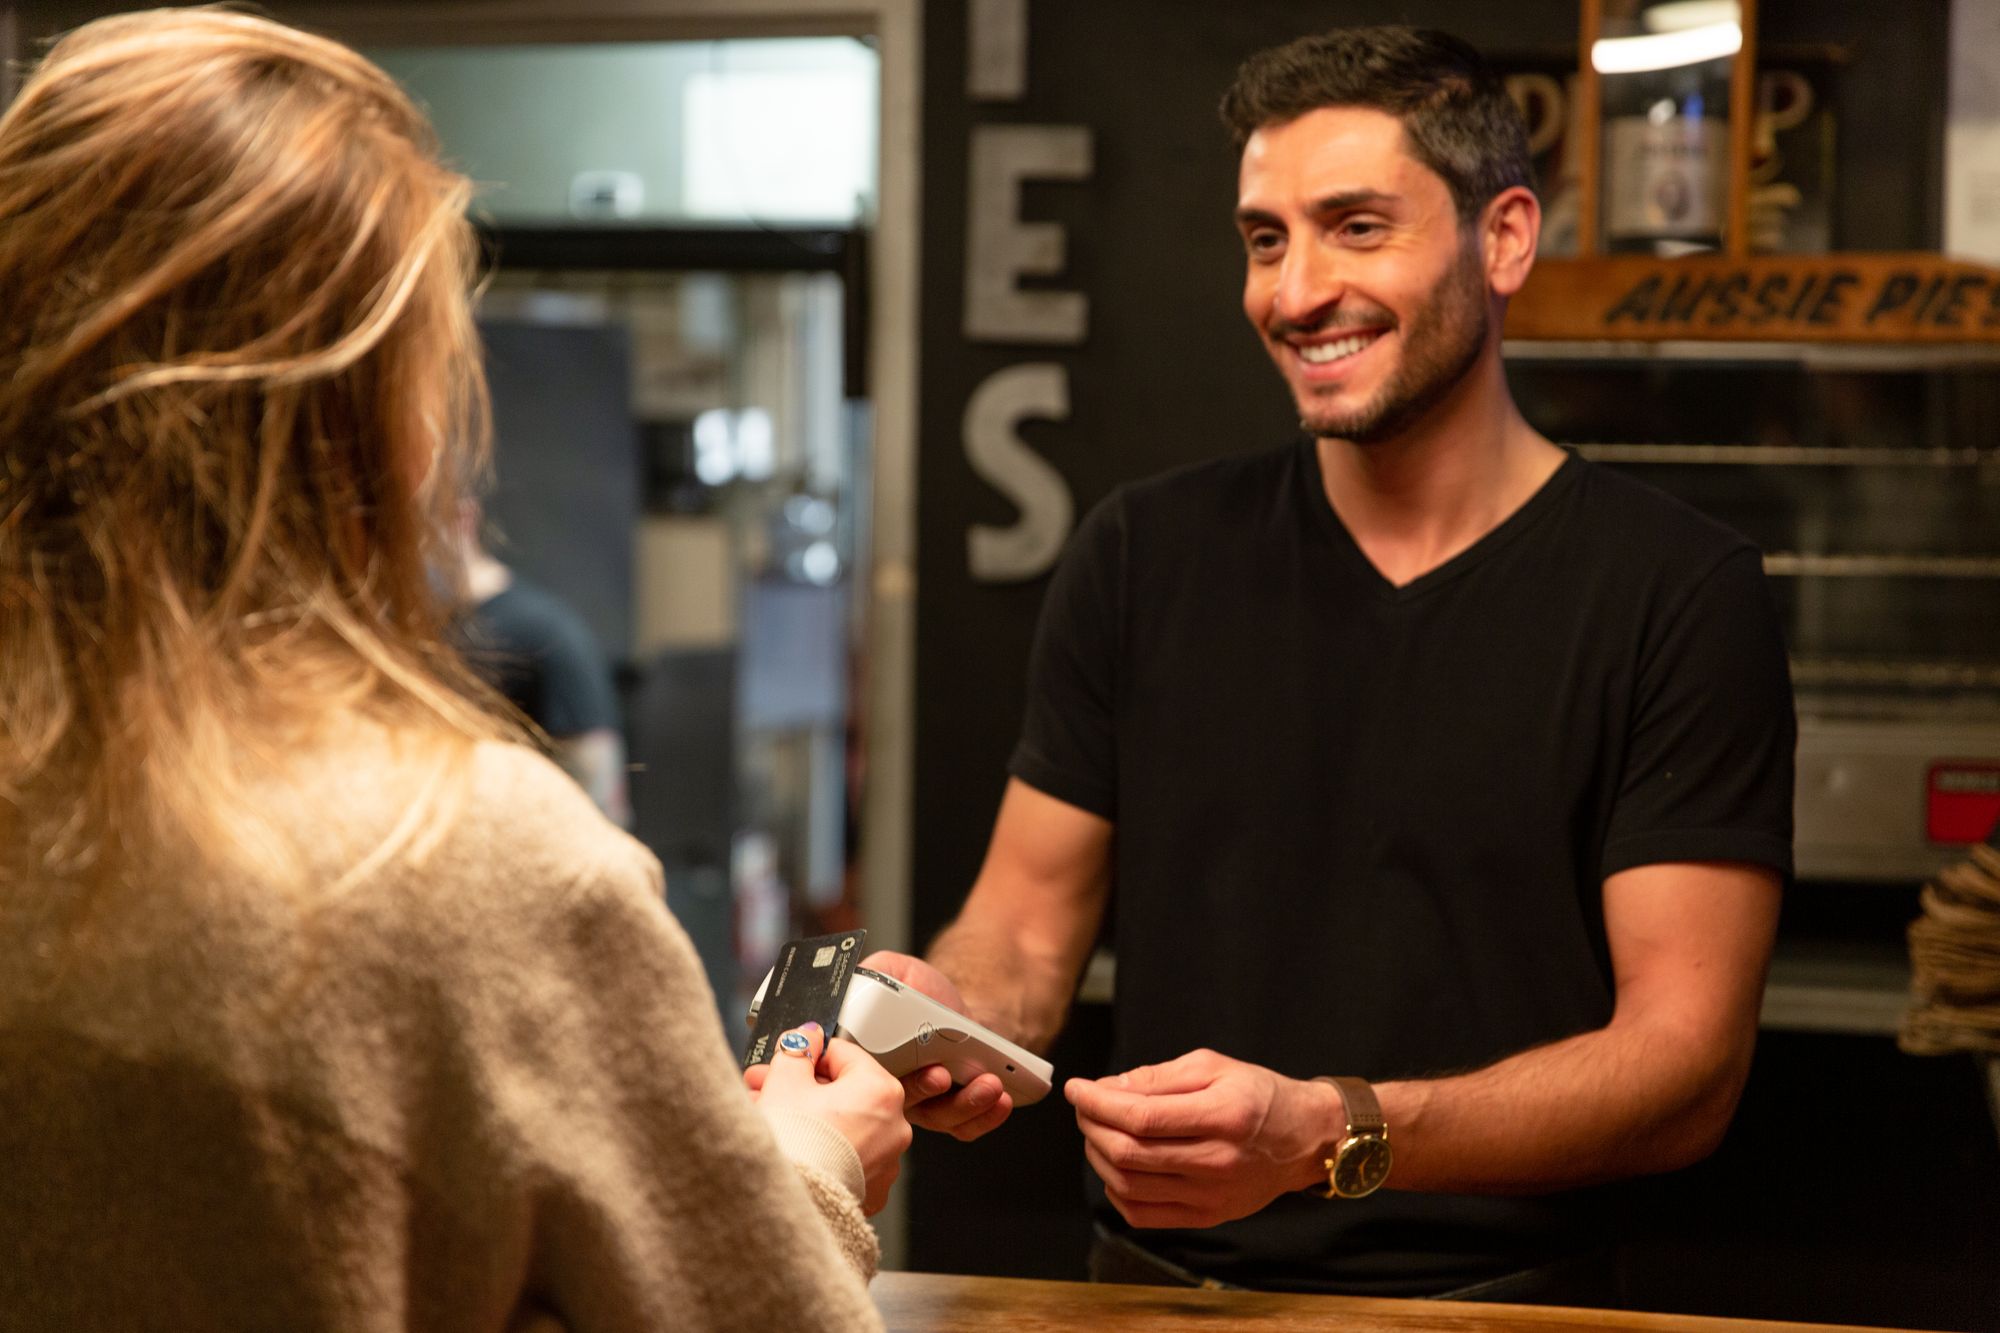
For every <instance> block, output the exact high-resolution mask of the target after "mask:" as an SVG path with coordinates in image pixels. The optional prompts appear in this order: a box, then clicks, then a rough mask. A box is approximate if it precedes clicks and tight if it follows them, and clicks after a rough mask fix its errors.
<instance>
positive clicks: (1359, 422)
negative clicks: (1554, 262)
mask: <svg viewBox="0 0 2000 1333" xmlns="http://www.w3.org/2000/svg"><path fill="white" fill-rule="evenodd" d="M1491 319H1492V315H1491V313H1490V312H1489V311H1488V309H1487V306H1486V281H1485V272H1484V269H1483V267H1482V266H1481V264H1480V262H1479V250H1478V248H1477V247H1476V246H1470V245H1468V246H1465V247H1462V248H1461V250H1460V252H1459V259H1458V262H1457V263H1455V264H1453V265H1452V270H1451V272H1450V273H1448V274H1446V275H1445V280H1444V281H1443V282H1442V283H1441V284H1439V286H1438V289H1437V290H1436V291H1435V292H1434V293H1432V295H1431V299H1430V300H1429V301H1427V302H1425V303H1424V305H1423V306H1422V308H1420V309H1419V310H1418V311H1417V312H1416V314H1415V315H1413V316H1411V318H1410V321H1409V323H1408V324H1407V325H1406V326H1405V327H1404V330H1403V362H1402V364H1401V365H1400V366H1398V367H1397V368H1396V374H1395V376H1394V377H1393V378H1392V379H1390V381H1389V382H1388V383H1387V384H1385V385H1383V386H1382V389H1381V391H1380V392H1379V393H1377V394H1376V395H1375V397H1374V399H1373V400H1372V401H1370V402H1366V403H1362V404H1360V405H1358V406H1354V407H1345V408H1343V407H1327V408H1324V409H1320V410H1317V411H1315V410H1313V409H1312V408H1310V407H1306V406H1303V405H1302V407H1303V410H1302V411H1301V414H1300V417H1299V426H1300V428H1301V429H1302V430H1304V431H1305V432H1306V433H1307V434H1308V435H1311V436H1313V437H1314V438H1316V439H1335V440H1348V441H1351V442H1352V443H1354V444H1379V443H1381V442H1382V441H1384V440H1390V439H1394V438H1395V437H1396V436H1398V435H1400V434H1402V433H1403V432H1404V431H1405V430H1407V429H1408V428H1409V427H1410V426H1411V425H1412V424H1413V423H1414V422H1416V421H1417V420H1418V419H1419V418H1420V417H1422V416H1423V415H1424V414H1425V413H1426V412H1428V411H1430V410H1431V408H1432V407H1434V406H1436V405H1437V403H1438V402H1439V401H1440V400H1442V399H1443V398H1444V397H1445V396H1446V395H1447V394H1449V393H1450V392H1451V391H1452V390H1453V389H1455V388H1457V387H1458V384H1459V382H1460V381H1461V380H1463V379H1464V378H1465V376H1466V374H1467V372H1469V371H1470V370H1471V369H1472V367H1473V365H1474V363H1476V362H1477V361H1478V360H1479V354H1480V352H1481V351H1482V350H1483V349H1484V348H1485V346H1486V335H1487V332H1488V326H1489V324H1490V322H1491Z"/></svg>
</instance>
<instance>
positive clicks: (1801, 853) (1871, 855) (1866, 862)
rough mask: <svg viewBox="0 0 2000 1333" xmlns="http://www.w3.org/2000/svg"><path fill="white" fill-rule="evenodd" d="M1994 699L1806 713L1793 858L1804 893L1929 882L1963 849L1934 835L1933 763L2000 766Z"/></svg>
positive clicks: (1825, 707) (1804, 706) (1844, 704)
mask: <svg viewBox="0 0 2000 1333" xmlns="http://www.w3.org/2000/svg"><path fill="white" fill-rule="evenodd" d="M1995 711H1996V710H1995V709H1994V708H1993V706H1992V701H1990V700H1988V701H1984V702H1983V703H1982V702H1979V701H1972V702H1970V703H1967V702H1952V701H1938V702H1936V703H1932V704H1923V703H1921V702H1919V701H1915V700H1874V701H1868V702H1865V703H1858V704H1857V703H1853V702H1848V701H1836V702H1832V703H1829V702H1826V701H1821V700H1816V699H1814V698H1811V697H1806V698H1802V699H1801V701H1800V705H1799V749H1798V786H1797V792H1796V795H1795V798H1794V806H1793V813H1794V820H1795V823H1796V831H1795V833H1794V838H1793V857H1794V860H1795V863H1796V869H1797V875H1798V878H1799V880H1800V881H1801V882H1802V886H1803V887H1802V888H1801V890H1800V891H1801V892H1810V891H1811V881H1813V880H1846V881H1852V880H1878V881H1883V882H1885V883H1892V884H1896V885H1899V886H1907V885H1909V884H1911V883H1912V882H1915V881H1920V880H1924V879H1927V878H1929V877H1930V876H1931V875H1934V874H1936V873H1937V871H1938V870H1939V868H1940V867H1942V866H1943V865H1945V864H1946V863H1947V862H1948V861H1950V860H1951V859H1952V858H1953V856H1955V855H1957V854H1959V852H1960V851H1961V850H1962V849H1960V848H1959V847H1958V846H1956V845H1955V844H1940V843H1933V842H1931V841H1930V840H1929V839H1928V837H1927V836H1926V828H1925V815H1926V809H1925V799H1926V790H1927V787H1928V783H1929V780H1930V771H1931V767H1932V765H1933V764H1937V763H1940V762H1944V761H1952V762H1973V763H1976V762H1980V761H1988V762H1993V763H2000V716H1996V715H1995Z"/></svg>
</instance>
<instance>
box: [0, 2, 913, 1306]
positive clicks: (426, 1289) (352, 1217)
mask: <svg viewBox="0 0 2000 1333" xmlns="http://www.w3.org/2000/svg"><path fill="white" fill-rule="evenodd" d="M466 197H467V186H466V183H465V182H464V181H463V180H462V179H461V178H459V177H458V176H456V175H454V174H453V173H451V172H449V171H447V170H445V169H444V168H443V167H441V166H440V165H439V163H438V161H437V157H436V150H435V145H434V144H433V142H432V138H431V134H430V131H429V129H428V128H427V126H426V125H425V124H424V122H423V120H422V118H421V116H420V115H419V114H418V113H417V112H416V111H415V110H414V109H413V108H412V106H411V105H410V103H409V102H408V101H407V100H406V99H405V97H404V96H403V95H402V94H401V93H400V92H399V91H398V90H397V88H396V87H395V85H394V84H393V83H392V82H390V81H389V80H388V79H387V78H386V77H384V76H383V75H382V74H381V73H380V72H379V71H378V70H376V69H375V68H374V67H373V66H371V65H370V64H368V63H367V62H366V61H364V60H362V59H361V58H360V57H359V56H357V55H355V54H354V53H353V52H351V51H348V50H346V49H344V48H342V47H340V46H337V45H335V44H333V43H330V42H326V41H323V40H319V39H317V38H313V37H309V36H306V35H303V34H301V33H298V32H295V31H292V30H290V29H287V28H284V27H281V26H278V25H276V24H273V23H270V22H266V21H263V20H259V19H256V18H251V17H246V16H242V15H238V14H231V13H226V12H220V11H214V10H181V11H155V12H152V13H147V14H137V15H130V16H125V17H119V18H113V19H106V20H103V21H100V22H97V23H93V24H91V25H89V26H87V27H85V28H82V29H80V30H78V31H77V32H75V33H73V34H71V35H70V36H69V37H67V38H65V39H64V40H63V41H61V42H60V43H58V44H57V45H56V46H55V47H54V48H53V49H52V51H51V52H50V53H49V55H48V57H47V58H46V60H45V61H44V62H43V63H42V65H41V67H40V68H39V70H38V71H37V72H36V73H35V74H34V75H33V77H32V78H30V79H29V80H28V82H27V83H26V85H25V86H24V87H23V88H22V90H21V92H20V95H19V97H18V98H17V100H16V101H15V103H14V104H13V106H12V107H11V108H9V109H8V110H7V111H6V113H5V116H4V118H0V312H4V318H0V450H4V454H5V462H4V467H0V682H4V692H3V693H0V1164H3V1165H0V1236H5V1237H6V1242H5V1249H6V1257H5V1259H4V1261H0V1328H35V1329H54V1328H62V1329H93V1328H110V1327H118V1328H129V1327H137V1326H147V1327H160V1328H175V1329H181V1328H273V1329H278V1328H282V1329H288V1330H289V1329H340V1330H368V1329H391V1328H394V1329H402V1328H420V1329H467V1330H485V1329H492V1330H500V1329H515V1328H529V1327H539V1328H550V1327H555V1328H568V1329H574V1330H584V1329H619V1330H632V1329H645V1328H662V1327H669V1326H671V1327H676V1328H687V1329H705V1328H745V1329H758V1330H771V1329H780V1328H804V1327H810V1328H815V1329H823V1328H832V1329H843V1328H869V1327H879V1320H878V1319H877V1316H876V1314H875V1312H874V1310H873V1307H872V1306H871V1305H870V1303H869V1300H868V1296H867V1292H866V1288H865V1286H864V1281H865V1278H866V1276H867V1275H868V1273H869V1272H870V1271H871V1270H872V1266H873V1264H874V1262H875V1247H874V1239H873V1236H872V1233H871V1232H870V1231H869V1229H868V1227H867V1224H866V1222H865V1219H864V1215H863V1213H864V1205H866V1206H868V1207H879V1206H880V1201H881V1197H882V1195H883V1193H884V1192H885V1191H886V1190H887V1188H888V1184H889V1182H890V1181H891V1180H892V1179H893V1178H894V1175H895V1172H896V1166H897V1162H898V1159H899V1155H900V1153H901V1151H902V1149H903V1148H904V1147H905V1146H906V1144H907V1142H908V1135H909V1130H908V1127H907V1125H906V1124H905V1123H904V1121H903V1119H902V1114H901V1095H902V1094H901V1088H900V1085H898V1084H897V1082H896V1081H895V1080H894V1079H893V1078H890V1077H889V1076H888V1075H887V1074H885V1073H883V1072H882V1071H881V1070H880V1068H879V1067H877V1066H875V1065H874V1064H873V1063H872V1062H871V1061H869V1060H868V1059H867V1057H866V1056H865V1055H862V1054H861V1053H860V1052H859V1051H858V1050H856V1049H855V1048H853V1047H851V1046H848V1045H847V1044H846V1043H844V1042H834V1043H833V1044H832V1047H831V1049H827V1050H824V1052H822V1039H821V1037H820V1035H819V1034H817V1033H816V1032H812V1033H805V1034H802V1035H803V1038H804V1040H803V1041H802V1042H795V1043H794V1044H795V1045H801V1046H802V1047H803V1054H802V1055H801V1056H799V1057H796V1058H795V1057H792V1056H784V1057H781V1058H780V1059H779V1060H778V1061H777V1065H778V1067H776V1068H774V1069H773V1070H772V1071H771V1073H770V1076H769V1078H768V1079H766V1080H764V1081H763V1083H762V1085H761V1090H760V1091H759V1092H757V1093H755V1094H752V1093H750V1092H748V1091H746V1089H745V1088H744V1086H743V1084H742V1081H741V1079H740V1078H739V1076H738V1074H737V1071H736V1069H735V1065H734V1061H733V1060H732V1058H731V1054H730V1051H729V1049H728V1044H727V1042H726V1040H725V1037H724V1035H723V1033H722V1031H721V1028H720V1025H719V1023H718V1022H717V1020H716V1017H715V1011H714V1005H713V1001H712V999H711V997H710V995H709V993H708V991H707V989H706V987H705V986H704V984H703V982H702V976H701V972H700V969H699V967H698V966H697V963H696V960H695V957H694V954H693V951H692V949H691V947H690V946H689V944H688V942H687V940H686V938H685V937H684V936H683V935H682V933H681V932H680V931H679V929H678V928H677V927H676V926H675V925H674V923H673V922H672V920H671V919H670V917H669V916H668V915H667V912H666V910H665V908H664V906H663V904H662V900H661V885H660V871H659V866H658V864H657V863H656V862H655V861H654V860H653V859H652V858H651V857H650V856H648V855H647V854H646V852H645V851H644V850H643V849H641V848H640V847H639V846H638V844H636V843H634V842H632V841H631V840H630V839H628V838H626V837H625V836H624V835H623V834H621V833H619V832H618V831H617V830H615V829H614V828H612V827H611V826H610V825H609V824H608V823H607V822H606V821H605V820H604V819H603V818H602V817H601V816H600V815H599V814H598V813H597V812H596V811H595V810H594V809H593V808H592V806H591V804H590V802H589V801H588V799H587V798H586V797H585V796H584V795H583V793H582V792H580V791H579V790H577V788H576V787H575V785H574V784H573V783H571V782H570V781H568V780H567V779H566V778H565V777H564V776H563V775H562V773H561V772H560V771H559V770H557V769H556V768H555V767H554V766H553V765H551V764H549V763H548V762H546V761H545V760H543V759H542V758H540V757H539V756H538V755H536V754H535V753H534V752H533V751H531V750H530V749H528V748H525V747H524V746H521V745H518V744H515V743H513V739H512V732H511V730H510V728H509V726H508V725H507V724H505V723H502V722H498V721H495V720H494V718H493V717H492V716H490V715H489V714H488V713H486V712H485V711H483V710H482V709H481V708H480V707H479V706H478V705H477V704H476V703H474V702H468V700H474V699H477V698H479V697H480V695H479V689H478V687H477V686H476V685H473V684H472V683H471V682H470V681H469V680H468V679H467V678H466V677H465V675H464V672H463V670H462V668H461V666H460V665H459V663H458V662H457V661H455V660H454V659H453V658H452V656H451V655H450V654H449V653H448V652H447V651H446V650H444V649H443V648H441V647H440V640H439V621H438V615H439V610H438V608H437V607H436V606H435V605H434V604H433V600H432V594H431V590H430V588H429V587H428V584H427V574H426V571H427V568H428V567H429V564H430V561H431V557H432V555H433V554H434V553H435V552H436V551H437V550H438V549H439V543H440V542H443V541H448V540H449V534H450V528H451V523H452V521H453V519H454V517H455V514H456V506H457V503H458V501H459V498H460V495H461V482H462V481H463V480H464V478H465V477H466V476H467V475H468V473H470V472H471V471H473V470H474V469H475V468H476V467H477V466H478V465H479V463H480V460H481V451H480V442H481V439H482V435H481V427H482V425H483V419H482V409H483V405H484V384H483V381H482V378H481V372H480V369H479V363H478V358H477V354H476V350H475V341H474V334H473V330H472V327H471V324H470V319H469V315H468V311H467V305H466V292H467V287H468V283H469V281H470V278H471V270H472V261H473V242H472V239H471V236H470V234H469V232H468V230H467V226H466V223H465V221H464V209H465V205H466ZM760 1112H761V1114H760Z"/></svg>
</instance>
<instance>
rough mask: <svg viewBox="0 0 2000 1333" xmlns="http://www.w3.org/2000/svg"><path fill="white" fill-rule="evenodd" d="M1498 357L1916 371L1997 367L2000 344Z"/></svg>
mask: <svg viewBox="0 0 2000 1333" xmlns="http://www.w3.org/2000/svg"><path fill="white" fill-rule="evenodd" d="M1500 354H1501V356H1502V357H1503V358H1504V359H1505V360H1507V361H1509V362H1512V363H1515V364H1519V365H1533V364H1536V363H1540V362H1548V363H1565V362H1567V363H1586V362H1598V363H1612V364H1616V363H1624V364H1643V363H1647V362H1656V361H1671V362H1682V363H1688V362H1694V363H1706V364H1709V365H1728V364H1731V363H1738V364H1745V365H1793V366H1799V367H1801V368H1803V369H1807V370H1852V371H1918V370H1951V369H1955V368H1959V367H1980V366H1994V365H2000V343H1831V342H1828V343H1814V342H1746V341H1736V342H1722V341H1714V342H1709V341H1702V340H1698V339H1692V338H1688V339H1680V340H1676V341H1662V342H1644V341H1639V340H1636V339H1628V340H1612V339H1607V340H1601V341H1600V340H1595V339H1592V340H1588V341H1559V340H1555V339H1539V338H1535V339H1530V338H1508V339H1505V340H1503V341H1502V342H1501V344H1500Z"/></svg>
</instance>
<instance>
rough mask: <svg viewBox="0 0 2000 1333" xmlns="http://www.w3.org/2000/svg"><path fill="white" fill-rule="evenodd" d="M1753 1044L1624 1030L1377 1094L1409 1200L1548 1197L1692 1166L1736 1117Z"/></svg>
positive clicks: (1397, 1179)
mask: <svg viewBox="0 0 2000 1333" xmlns="http://www.w3.org/2000/svg"><path fill="white" fill-rule="evenodd" d="M1752 1040H1753V1039H1752V1038H1751V1037H1750V1036H1749V1035H1748V1034H1745V1035H1744V1037H1743V1039H1742V1040H1741V1042H1740V1045H1737V1046H1735V1048H1734V1049H1725V1050H1716V1049H1714V1047H1713V1046H1710V1047H1709V1048H1707V1049H1702V1048H1700V1047H1698V1046H1695V1045H1693V1044H1692V1042H1691V1040H1690V1039H1689V1038H1688V1037H1686V1036H1683V1035H1681V1034H1676V1033H1675V1032H1674V1031H1672V1030H1671V1029H1665V1028H1644V1027H1639V1026H1637V1025H1632V1026H1625V1025H1620V1024H1618V1023H1615V1022H1614V1023H1613V1025H1612V1026H1610V1027H1608V1028H1604V1029H1601V1030H1599V1031H1596V1032H1588V1033H1583V1034H1580V1035H1578V1036H1575V1037H1570V1038H1567V1039H1565V1040H1563V1041H1559V1042H1555V1043H1553V1044H1551V1045H1548V1046H1544V1047H1539V1048H1537V1049H1535V1050H1532V1051H1525V1052H1523V1053H1521V1054H1520V1055H1516V1056H1513V1057H1511V1058H1509V1059H1506V1060H1502V1061H1501V1062H1500V1063H1498V1064H1496V1065H1492V1066H1489V1067H1488V1068H1486V1069H1482V1070H1478V1071H1476V1072H1473V1073H1469V1074H1460V1075H1454V1076H1451V1077H1447V1078H1439V1079H1418V1080H1410V1081H1407V1082H1393V1083H1384V1084H1380V1085H1378V1086H1377V1089H1376V1091H1377V1093H1378V1095H1379V1096H1380V1097H1381V1099H1382V1106H1383V1111H1384V1114H1385V1117H1386V1118H1387V1120H1388V1122H1389V1125H1390V1141H1391V1143H1392V1145H1393V1146H1394V1148H1395V1150H1396V1169H1395V1172H1394V1175H1393V1177H1392V1183H1393V1184H1394V1185H1395V1186H1397V1187H1399V1188H1402V1189H1414V1190H1445V1191H1451V1192H1465V1193H1482V1194H1513V1193H1527V1194H1538V1193H1543V1192H1546V1191H1548V1190H1553V1189H1566V1188H1572V1187H1577V1186H1584V1185H1592V1184H1598V1183H1601V1182H1603V1181H1608V1180H1615V1179H1620V1178H1623V1177H1628V1176H1634V1175H1645V1174H1650V1173H1653V1172H1658V1171H1670V1170H1673V1169H1676V1168H1678V1167H1682V1166H1686V1165H1688V1164H1690V1163H1692V1162H1695V1161H1698V1160H1700V1159H1701V1158H1703V1157H1705V1156H1707V1155H1708V1153H1709V1152H1710V1151H1712V1150H1713V1149H1714V1147H1715V1145H1716V1143H1717V1142H1718V1141H1719V1140H1720V1138H1721V1135H1722V1132H1723V1130H1724V1129H1725V1128H1727V1126H1728V1124H1729V1119H1730V1115H1731V1113H1732V1112H1733V1111H1734V1109H1735V1106H1736V1101H1737V1097H1738V1095H1739V1094H1740V1093H1741V1091H1742V1088H1743V1080H1744V1077H1745V1076H1746V1075H1747V1073H1748V1070H1749V1061H1750V1047H1751V1043H1752Z"/></svg>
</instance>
